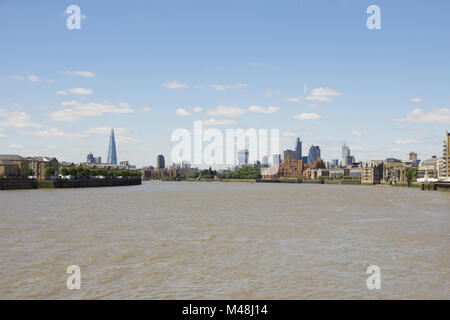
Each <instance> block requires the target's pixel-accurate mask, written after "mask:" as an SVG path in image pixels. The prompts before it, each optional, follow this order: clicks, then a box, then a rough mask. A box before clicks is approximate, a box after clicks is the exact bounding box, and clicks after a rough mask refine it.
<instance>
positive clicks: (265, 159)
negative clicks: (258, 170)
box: [261, 156, 269, 167]
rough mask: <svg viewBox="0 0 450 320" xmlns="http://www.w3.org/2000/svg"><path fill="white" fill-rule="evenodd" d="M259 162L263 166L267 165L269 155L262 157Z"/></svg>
mask: <svg viewBox="0 0 450 320" xmlns="http://www.w3.org/2000/svg"><path fill="white" fill-rule="evenodd" d="M261 163H262V166H263V167H267V166H269V157H268V156H264V157H262V161H261Z"/></svg>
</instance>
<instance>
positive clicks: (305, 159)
mask: <svg viewBox="0 0 450 320" xmlns="http://www.w3.org/2000/svg"><path fill="white" fill-rule="evenodd" d="M302 162H303V164H307V163H308V157H307V156H304V157H302Z"/></svg>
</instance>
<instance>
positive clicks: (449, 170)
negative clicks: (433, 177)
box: [442, 131, 450, 181]
mask: <svg viewBox="0 0 450 320" xmlns="http://www.w3.org/2000/svg"><path fill="white" fill-rule="evenodd" d="M443 147H444V148H443V157H442V158H443V159H442V177H443V178H444V179H445V180H446V181H450V133H449V132H448V131H445V140H444V146H443Z"/></svg>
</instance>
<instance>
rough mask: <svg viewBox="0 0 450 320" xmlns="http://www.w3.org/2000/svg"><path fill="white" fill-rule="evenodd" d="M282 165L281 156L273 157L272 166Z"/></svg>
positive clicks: (275, 155)
mask: <svg viewBox="0 0 450 320" xmlns="http://www.w3.org/2000/svg"><path fill="white" fill-rule="evenodd" d="M280 163H281V154H274V155H272V165H273V166H277V165H279V164H280Z"/></svg>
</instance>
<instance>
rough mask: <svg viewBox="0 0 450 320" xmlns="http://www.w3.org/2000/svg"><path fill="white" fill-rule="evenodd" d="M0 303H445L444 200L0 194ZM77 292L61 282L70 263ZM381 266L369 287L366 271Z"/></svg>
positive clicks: (291, 193)
mask: <svg viewBox="0 0 450 320" xmlns="http://www.w3.org/2000/svg"><path fill="white" fill-rule="evenodd" d="M0 245H1V251H0V261H1V268H0V299H18V298H20V299H449V298H450V289H449V288H450V280H449V279H450V277H449V272H450V257H449V252H450V193H446V192H424V191H420V190H417V189H408V188H401V187H366V186H341V185H310V184H309V185H306V184H304V185H302V184H255V183H223V182H214V183H213V182H150V183H144V184H143V185H141V186H132V187H116V188H96V189H59V190H43V189H39V190H27V191H2V192H0ZM70 265H77V266H79V267H80V270H81V289H80V290H69V289H67V288H66V279H67V277H68V276H69V274H67V273H66V268H67V267H68V266H70ZM370 265H376V266H378V267H379V268H380V270H381V289H380V290H369V289H368V288H367V285H366V280H367V278H368V277H369V275H368V274H367V273H366V269H367V267H368V266H370Z"/></svg>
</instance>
